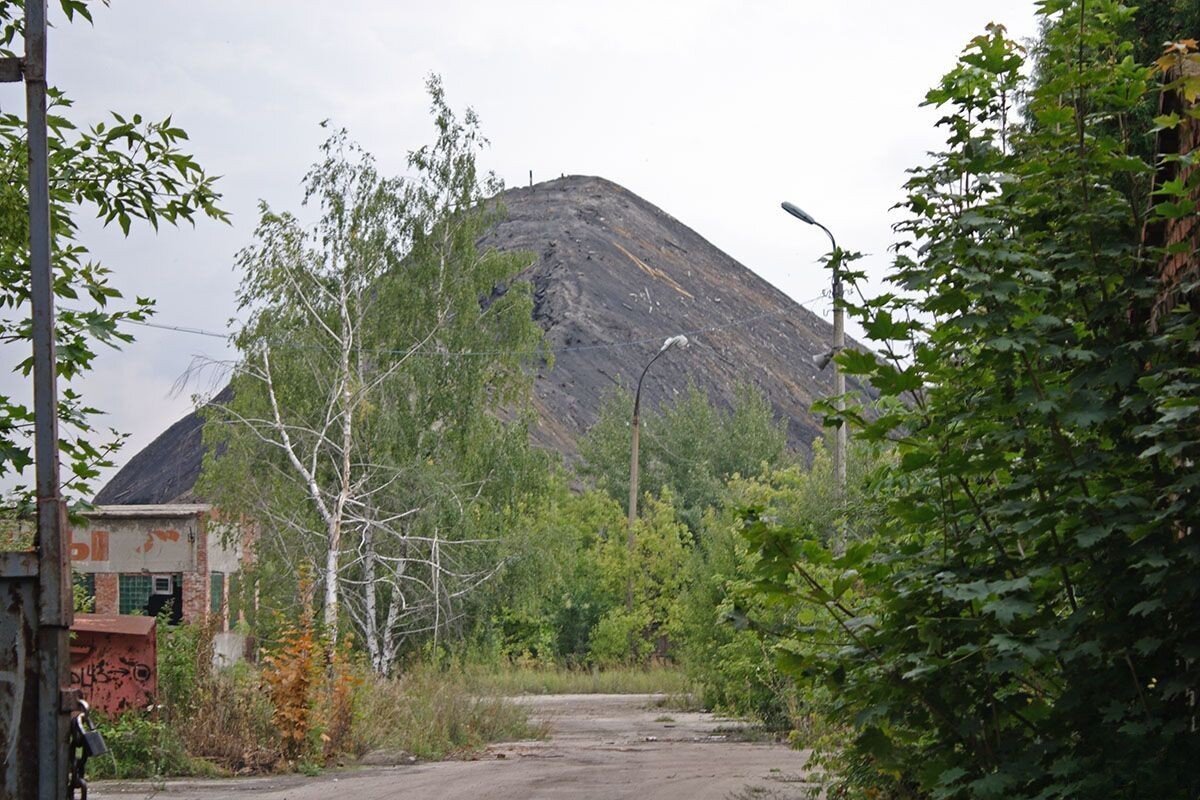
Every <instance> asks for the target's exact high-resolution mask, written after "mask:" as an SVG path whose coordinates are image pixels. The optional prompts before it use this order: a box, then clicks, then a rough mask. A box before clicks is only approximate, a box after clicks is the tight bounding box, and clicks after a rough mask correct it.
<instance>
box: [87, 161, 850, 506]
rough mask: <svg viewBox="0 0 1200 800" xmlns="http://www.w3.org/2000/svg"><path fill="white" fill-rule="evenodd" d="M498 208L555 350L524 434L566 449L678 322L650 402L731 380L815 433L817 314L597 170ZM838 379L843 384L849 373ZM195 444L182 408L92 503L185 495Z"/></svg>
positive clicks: (804, 440)
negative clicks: (680, 338) (675, 345)
mask: <svg viewBox="0 0 1200 800" xmlns="http://www.w3.org/2000/svg"><path fill="white" fill-rule="evenodd" d="M503 199H504V205H505V209H506V212H507V215H506V218H505V219H504V221H503V222H501V223H500V224H499V225H498V226H497V227H496V228H494V229H493V230H492V231H491V232H490V233H489V234H488V235H487V236H485V237H484V238H483V240H482V241H481V242H480V244H481V246H484V247H495V248H497V249H500V250H520V251H528V252H530V253H531V254H533V256H534V257H535V260H534V262H533V264H532V265H531V266H530V267H529V268H528V269H527V270H525V271H524V272H523V273H522V274H521V276H520V280H524V281H528V282H529V283H530V284H531V285H532V289H533V297H534V318H535V319H536V320H537V322H538V323H539V324H540V325H541V327H542V329H543V330H544V331H545V333H546V339H547V341H548V343H549V346H550V347H551V348H553V349H554V350H555V358H554V366H553V368H551V369H549V370H543V371H541V372H540V373H539V374H538V376H537V381H536V383H535V387H534V393H535V398H534V402H535V404H536V407H537V410H538V424H537V426H536V427H535V429H534V430H533V439H534V441H535V442H536V443H538V444H539V445H541V446H544V447H548V448H551V449H553V450H556V451H558V452H560V453H562V454H563V455H564V456H565V457H566V458H568V459H571V458H573V457H574V456H575V455H576V453H577V440H578V438H579V436H580V435H581V434H582V433H583V432H584V431H586V430H587V429H588V428H589V427H590V426H591V425H592V423H594V422H595V421H596V417H597V414H598V412H599V409H600V405H601V401H602V399H603V397H604V395H605V394H606V393H607V392H609V391H612V390H613V388H614V387H617V386H623V387H631V386H632V385H633V384H634V383H635V382H636V381H637V377H638V374H639V373H640V372H641V369H642V367H644V366H645V364H646V362H647V361H648V360H649V359H650V358H651V357H652V356H653V355H654V353H655V352H656V351H657V350H658V348H659V346H660V345H661V344H662V341H663V340H664V339H665V338H667V337H669V336H674V335H676V334H680V333H683V334H686V335H687V336H688V338H689V339H690V341H691V347H689V348H688V349H687V350H679V351H672V352H670V353H668V354H667V355H665V356H664V357H663V358H662V359H660V360H659V361H658V363H656V364H655V366H654V370H653V372H652V373H651V375H650V376H649V377H648V378H647V379H646V383H645V384H644V386H643V390H642V402H643V403H644V404H646V405H647V407H655V406H657V405H659V404H660V403H661V402H662V401H663V400H665V399H667V398H668V397H670V396H673V395H675V394H677V393H679V392H680V391H682V390H683V389H684V388H685V387H686V386H687V383H688V381H689V380H691V381H694V382H695V383H696V384H697V385H698V386H699V387H700V388H701V389H703V390H704V391H706V392H707V393H708V395H709V397H711V398H712V399H713V400H714V401H715V402H718V403H721V404H724V405H726V406H727V405H729V404H730V403H731V402H732V400H733V396H734V391H735V386H736V385H737V383H738V382H748V383H752V384H754V385H756V386H757V387H758V388H759V389H760V390H761V391H762V392H763V394H764V395H765V396H766V397H767V399H768V400H769V401H770V403H771V405H772V406H773V407H774V409H775V412H776V413H777V414H778V415H779V416H780V417H782V418H783V419H785V420H787V425H788V439H789V442H790V444H791V445H792V447H794V448H796V449H798V450H807V448H808V445H809V444H810V443H811V442H812V440H813V439H814V438H815V437H816V436H818V435H819V434H820V430H821V428H820V424H819V422H818V421H817V420H816V419H815V418H814V417H813V416H812V414H811V413H810V411H809V406H810V404H811V403H812V401H813V400H814V399H815V398H817V397H821V396H823V395H827V394H829V393H831V392H832V389H833V380H832V370H829V369H827V370H825V371H823V372H822V371H819V370H817V368H816V367H815V366H814V364H813V361H812V357H813V356H814V355H815V354H817V353H820V352H823V351H825V350H826V349H828V347H829V341H830V336H831V328H830V326H829V324H828V323H827V322H825V321H823V320H822V319H820V318H819V317H817V316H816V315H815V314H813V313H812V312H810V311H808V310H807V309H805V308H804V307H802V306H800V305H798V304H797V303H795V302H793V301H792V300H791V299H790V298H788V297H787V296H786V295H784V294H783V293H782V292H780V291H779V290H777V289H775V288H774V287H773V286H771V285H770V284H768V283H767V282H766V281H764V280H763V279H762V278H759V277H758V276H757V275H755V274H754V273H753V272H751V271H750V270H748V269H747V268H746V267H744V266H742V265H741V264H739V263H738V262H737V261H734V260H733V259H732V258H730V257H729V256H728V255H726V254H725V253H723V252H721V251H720V250H718V249H717V248H716V247H714V246H713V245H712V244H710V243H709V242H708V241H706V240H705V239H704V238H703V237H701V236H700V235H699V234H697V233H696V232H695V231H693V230H691V229H690V228H688V227H687V226H685V225H683V224H681V223H680V222H679V221H678V220H676V219H675V218H674V217H672V216H670V215H669V214H667V213H665V212H663V211H662V210H660V209H658V208H656V207H655V206H653V205H651V204H650V203H648V202H646V201H645V200H643V199H641V198H640V197H638V196H636V195H634V194H632V193H631V192H629V191H628V190H626V189H624V188H622V187H620V186H617V185H616V184H614V183H611V182H609V181H606V180H604V179H602V178H593V177H581V176H572V177H567V178H561V179H559V180H555V181H549V182H546V183H541V184H537V185H535V186H532V187H529V188H524V189H512V190H509V191H508V192H506V193H505V195H504V198H503ZM851 388H854V386H853V385H852V386H851ZM202 457H203V451H202V448H201V445H200V422H199V419H198V418H197V417H196V415H194V414H190V415H188V416H187V417H185V418H184V419H182V420H180V421H179V422H177V423H176V424H175V425H173V426H172V427H171V428H169V429H168V430H167V431H166V432H165V433H164V434H163V435H162V436H160V437H159V438H158V439H156V440H155V441H154V442H153V443H151V444H150V445H149V446H148V447H147V448H146V449H145V450H143V451H142V452H140V453H138V454H137V455H136V456H135V457H134V458H133V459H132V460H131V461H130V462H129V464H128V465H126V466H125V467H124V468H123V469H122V470H121V471H120V472H118V473H117V475H116V476H115V477H114V478H113V479H112V481H111V482H109V484H108V485H107V486H106V487H105V488H104V490H103V491H101V492H100V494H99V495H97V497H96V502H97V503H166V502H179V501H183V500H190V499H194V498H193V496H192V494H191V490H192V485H193V484H194V482H195V480H196V476H197V475H198V474H199V470H200V463H201V459H202Z"/></svg>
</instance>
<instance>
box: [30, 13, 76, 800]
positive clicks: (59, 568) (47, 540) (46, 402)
mask: <svg viewBox="0 0 1200 800" xmlns="http://www.w3.org/2000/svg"><path fill="white" fill-rule="evenodd" d="M23 71H24V75H25V100H26V114H27V124H28V142H29V269H30V304H31V306H32V314H33V329H32V335H33V407H34V456H35V457H34V462H35V473H36V489H37V528H38V530H37V547H38V562H39V587H38V622H39V625H38V665H39V671H38V672H39V674H38V742H37V750H38V797H39V798H41V799H42V800H60V798H63V797H68V796H69V793H70V788H69V766H68V762H69V753H68V746H69V739H70V719H71V718H70V712H71V710H72V709H71V708H69V707H68V703H67V698H68V697H69V695H68V694H67V693H65V692H64V691H63V689H64V687H67V686H68V685H69V679H70V676H69V674H68V671H67V670H68V668H69V666H70V661H69V655H68V653H69V651H68V647H69V643H68V634H69V631H70V627H71V622H72V621H73V613H72V611H73V609H72V592H71V578H70V576H71V562H70V542H69V541H68V538H69V533H68V530H67V525H66V514H65V510H64V506H63V502H62V495H61V492H60V487H59V480H58V386H57V359H56V355H55V347H54V328H55V326H54V275H53V272H52V267H51V263H50V193H49V185H50V175H49V167H48V165H47V157H46V151H47V145H46V0H26V2H25V62H24V67H23Z"/></svg>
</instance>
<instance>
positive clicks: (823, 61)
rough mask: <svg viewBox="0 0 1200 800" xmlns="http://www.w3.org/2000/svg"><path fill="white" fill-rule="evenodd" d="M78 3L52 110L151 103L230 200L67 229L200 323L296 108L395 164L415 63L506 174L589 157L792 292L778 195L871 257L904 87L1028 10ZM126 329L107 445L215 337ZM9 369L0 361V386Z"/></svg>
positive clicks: (554, 171) (297, 163)
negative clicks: (151, 226) (67, 105)
mask: <svg viewBox="0 0 1200 800" xmlns="http://www.w3.org/2000/svg"><path fill="white" fill-rule="evenodd" d="M51 5H57V4H56V3H54V2H53V0H52V2H51ZM95 16H96V19H95V25H94V26H91V27H89V26H87V25H86V24H74V25H70V26H67V25H60V26H59V27H58V28H56V29H55V30H54V31H52V32H51V39H50V74H51V79H52V81H53V82H54V83H56V84H57V85H59V86H60V87H62V88H64V89H65V90H66V91H67V92H68V94H69V95H70V96H71V97H72V98H73V99H74V100H75V103H76V106H75V113H74V118H75V119H76V120H77V121H94V120H98V119H100V118H101V117H102V116H103V114H104V113H105V112H106V111H107V110H109V109H112V110H118V111H122V112H134V111H137V112H140V113H142V114H143V115H145V116H148V117H155V118H161V117H165V116H166V115H167V114H173V115H174V119H175V121H176V122H177V124H179V125H181V126H182V127H184V128H186V129H187V130H188V132H189V134H190V136H191V147H192V149H193V151H194V153H195V154H196V155H197V156H198V158H199V159H200V161H201V163H202V164H203V165H204V166H205V167H206V168H207V169H208V170H209V171H211V172H212V173H215V174H219V175H222V176H223V178H222V180H221V182H220V188H221V190H222V191H223V192H224V194H225V201H224V205H225V207H226V208H227V209H228V210H229V211H230V212H232V215H233V224H232V226H225V225H221V224H217V223H213V222H209V221H202V222H200V223H199V224H198V225H197V226H196V227H195V228H194V229H193V228H190V227H188V228H184V229H182V230H179V231H169V232H165V233H162V234H159V235H158V236H153V235H150V234H148V233H145V232H139V233H135V234H134V235H133V236H131V237H130V238H128V239H122V238H121V237H120V236H119V235H118V234H114V233H113V232H111V231H103V230H100V229H99V228H98V227H96V226H95V225H87V226H85V228H84V237H85V243H86V244H88V245H89V246H90V247H91V249H92V250H93V252H94V253H96V254H97V255H98V256H99V257H101V258H102V259H103V260H104V261H106V262H107V263H108V264H109V265H110V266H111V267H113V268H114V270H115V273H116V278H115V280H116V283H117V284H118V285H119V286H120V287H121V288H122V289H123V290H124V291H125V292H126V294H128V295H129V296H132V295H134V294H138V295H148V296H151V297H154V298H156V299H157V300H158V308H159V314H158V317H157V321H158V322H161V323H165V324H171V325H178V326H187V327H194V328H204V329H208V330H218V331H219V330H225V329H226V328H227V321H228V320H229V318H230V317H231V315H232V314H233V311H234V308H233V289H234V287H235V285H236V281H237V276H236V275H235V274H234V272H233V270H232V262H233V254H234V253H235V252H236V251H237V249H238V248H240V247H241V246H243V245H245V244H246V243H247V242H248V240H249V236H250V232H251V230H252V228H253V225H254V220H255V209H256V204H257V202H258V201H259V199H264V200H267V201H269V202H270V203H272V204H274V205H276V206H278V207H291V206H293V205H294V204H295V203H296V202H298V199H299V192H298V182H299V178H300V176H301V175H302V174H303V172H304V170H305V168H306V167H307V165H308V164H309V163H310V162H311V161H312V160H313V159H314V158H315V157H316V148H317V145H318V144H319V142H320V141H321V139H322V138H323V137H322V130H321V129H320V127H319V126H318V123H319V122H320V121H321V120H322V119H326V118H330V119H332V120H334V121H335V122H336V123H338V124H339V125H343V126H345V127H347V128H349V129H350V131H351V134H352V135H353V136H354V137H355V138H357V139H358V140H359V141H360V142H361V143H362V144H363V145H365V146H366V147H367V149H369V150H371V151H373V152H374V153H375V154H376V155H377V156H378V158H379V160H380V161H381V163H382V164H383V165H384V166H385V167H386V168H388V169H390V170H393V171H401V170H402V167H403V160H404V156H405V153H406V152H407V151H408V150H410V149H412V148H414V147H416V146H419V145H421V144H423V143H424V142H425V141H426V139H427V138H428V136H429V133H430V124H429V118H428V115H427V111H426V107H427V102H426V97H425V95H424V90H423V82H424V78H425V76H426V75H427V74H428V73H430V72H437V73H440V74H441V75H442V77H443V79H444V83H445V87H446V90H447V95H448V98H449V100H450V102H451V104H452V105H454V106H455V107H459V108H461V107H463V106H467V105H470V106H473V107H474V108H475V109H476V110H477V111H478V112H479V115H480V117H481V118H482V120H483V127H484V130H485V132H486V134H487V135H488V137H489V138H490V139H491V142H492V146H491V149H490V151H489V152H488V153H487V155H486V157H485V163H486V166H488V167H490V168H492V169H494V170H495V171H496V172H497V173H498V174H499V175H500V176H501V177H502V178H503V179H504V180H505V181H506V182H507V183H508V184H510V185H512V184H524V183H526V182H527V181H528V175H529V171H530V170H532V171H533V178H534V180H535V181H537V180H545V179H549V178H553V177H558V176H559V175H560V174H563V173H565V174H592V175H600V176H603V177H606V178H608V179H610V180H613V181H616V182H617V183H620V184H622V185H624V186H626V187H627V188H629V189H630V190H632V191H634V192H635V193H637V194H639V195H641V196H642V197H644V198H646V199H647V200H649V201H651V202H652V203H655V204H656V205H658V206H660V207H661V208H663V209H664V210H666V211H668V212H669V213H671V214H672V215H674V216H675V217H677V218H678V219H680V220H681V221H683V222H684V223H686V224H688V225H690V226H691V227H693V228H694V229H696V230H697V231H698V232H700V233H701V234H702V235H704V236H705V237H707V238H708V239H709V240H710V241H712V242H713V243H715V244H716V245H717V246H718V247H720V248H722V249H724V250H725V251H726V252H728V253H730V254H731V255H733V256H734V257H735V258H737V259H738V260H740V261H741V262H742V263H744V264H745V265H746V266H748V267H750V268H751V269H753V270H754V271H756V272H757V273H758V274H760V275H762V276H763V277H764V278H766V279H767V280H769V281H771V282H773V283H774V284H776V285H777V286H779V287H780V288H781V289H783V290H784V291H786V292H787V293H789V294H790V295H791V296H792V297H794V298H796V299H797V300H807V299H809V298H812V297H814V296H816V295H819V294H820V292H821V290H822V289H823V288H825V281H826V276H825V275H824V274H823V273H822V271H821V270H820V269H819V268H818V267H817V266H816V264H815V260H816V259H817V257H818V256H819V255H820V254H821V253H822V252H823V251H825V250H827V249H828V242H827V241H826V240H825V238H824V236H823V235H822V234H821V233H820V231H818V230H816V229H813V228H809V227H807V226H804V225H802V224H800V223H799V222H797V221H796V220H793V219H792V218H790V217H788V216H786V215H785V214H784V213H783V212H782V211H781V210H780V209H779V203H780V201H781V200H784V199H789V200H791V201H793V202H795V203H797V204H798V205H800V206H802V207H803V208H805V209H807V210H808V211H809V212H811V213H812V214H814V215H815V216H817V217H818V218H819V219H821V220H822V221H823V222H825V224H827V225H828V226H829V227H830V228H831V229H832V230H833V231H834V232H835V233H836V234H837V236H838V239H839V243H840V244H842V245H843V246H844V247H847V248H849V249H858V250H863V251H865V252H867V253H869V254H871V255H870V257H869V258H868V261H867V264H868V267H869V269H871V270H872V271H873V272H875V273H879V272H881V271H882V270H883V269H884V267H885V266H886V261H887V246H888V243H889V241H890V229H889V226H890V224H891V222H892V221H894V218H893V217H892V216H891V215H890V214H889V211H888V209H889V207H890V206H891V205H892V204H893V203H894V202H895V201H896V200H897V199H899V197H900V192H899V187H900V185H901V183H902V182H903V179H904V169H905V168H906V167H908V166H911V165H913V164H914V163H917V162H919V161H920V160H921V159H922V156H923V153H924V152H925V151H927V150H929V149H931V148H934V147H936V146H937V145H938V143H939V137H938V135H937V133H936V132H935V131H934V130H933V127H932V125H933V122H934V121H935V120H936V114H935V113H934V112H933V111H931V110H928V109H926V110H918V108H917V105H918V103H919V102H920V101H921V98H922V96H923V95H924V92H925V91H926V89H927V88H929V86H931V85H932V84H933V82H934V81H936V80H937V78H938V77H939V76H940V75H941V74H942V73H943V72H945V71H946V70H947V69H949V68H950V67H951V66H952V64H953V62H954V59H955V56H956V55H957V54H958V52H959V51H960V50H961V49H962V47H963V45H964V44H965V43H966V42H967V41H968V40H969V39H970V38H971V37H972V36H974V35H976V34H978V33H980V32H982V30H983V27H984V26H985V25H986V24H987V23H988V22H990V21H996V22H1001V23H1004V24H1005V25H1007V26H1008V28H1009V31H1010V33H1011V34H1013V35H1014V36H1016V37H1018V38H1022V37H1028V36H1031V35H1032V34H1033V32H1034V29H1035V23H1034V19H1033V0H841V2H830V0H823V1H822V2H817V1H816V0H743V1H742V2H732V0H725V1H723V2H719V1H717V0H689V1H688V2H682V1H677V0H641V2H610V1H609V0H592V1H591V2H586V3H584V2H570V0H557V1H556V2H555V1H552V0H545V1H544V2H536V1H535V0H504V1H503V2H499V1H497V0H492V2H485V1H483V0H442V1H441V2H414V1H413V0H391V1H390V2H389V1H388V0H342V2H338V3H330V2H321V3H317V2H310V0H288V1H287V2H283V1H282V0H190V2H184V0H112V7H111V8H108V9H104V8H99V9H97V10H96V15H95ZM55 19H57V20H58V21H59V22H61V14H52V20H55ZM19 104H20V89H19V87H17V86H13V85H8V86H6V87H4V89H3V90H2V91H0V105H2V106H3V109H4V110H5V111H7V110H9V109H15V108H16V107H17V106H18V105H19ZM811 305H812V307H814V309H815V310H817V311H818V312H821V313H826V312H827V311H828V304H827V302H826V301H818V302H816V303H813V304H811ZM136 332H137V333H138V341H137V342H136V343H135V344H133V345H130V346H129V347H127V348H126V349H124V350H123V351H120V352H116V353H106V354H105V355H104V356H103V357H102V358H101V359H100V360H99V365H98V368H97V370H96V372H95V374H94V375H93V376H92V377H90V378H89V379H88V380H87V382H86V383H85V384H84V385H83V388H84V390H85V391H86V394H87V396H88V397H89V399H90V400H91V401H92V402H93V403H94V404H96V405H98V406H100V407H101V408H103V409H105V410H106V411H107V412H109V416H108V419H107V420H106V422H107V424H109V425H112V426H114V427H117V428H120V429H123V430H126V431H128V432H130V433H131V434H132V438H131V440H130V443H129V445H128V447H127V448H126V450H125V452H124V453H123V454H122V455H121V457H120V458H119V461H120V462H122V463H123V462H124V460H126V459H128V458H129V457H130V456H132V455H133V454H134V453H136V452H137V451H138V450H139V449H140V448H141V447H143V446H145V445H146V444H148V443H149V442H150V441H151V440H152V439H153V438H154V437H155V436H156V435H158V433H160V432H161V431H162V430H163V429H164V428H165V427H166V426H167V425H169V424H170V423H171V422H173V421H174V420H176V419H177V418H179V417H180V416H182V415H183V414H184V413H185V412H186V411H187V410H188V409H189V407H190V404H191V400H190V397H189V395H188V393H186V392H185V393H184V394H183V395H177V396H172V395H171V387H172V384H173V383H174V382H175V381H176V379H177V378H178V377H179V376H180V374H181V373H182V372H183V371H184V370H185V368H186V367H187V366H188V363H189V361H190V360H191V357H192V356H193V355H194V354H205V355H208V356H216V357H221V356H223V355H227V352H226V350H225V347H224V344H223V342H222V341H221V340H219V339H214V338H206V337H199V336H190V335H185V334H182V333H177V332H169V331H160V330H153V329H138V330H137V331H136ZM667 333H669V332H666V331H664V334H667ZM6 355H12V354H6ZM25 391H27V389H24V388H20V387H19V382H18V381H16V380H15V379H14V378H12V377H4V376H0V392H4V393H8V392H14V393H17V394H18V395H19V394H20V393H22V392H25Z"/></svg>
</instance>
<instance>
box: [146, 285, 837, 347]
mask: <svg viewBox="0 0 1200 800" xmlns="http://www.w3.org/2000/svg"><path fill="white" fill-rule="evenodd" d="M823 297H825V292H822V293H821V294H819V295H816V296H815V297H811V298H809V299H807V300H802V301H799V302H798V303H797V305H799V306H801V307H803V308H807V306H808V304H809V303H812V302H815V301H816V300H820V299H821V298H823ZM793 310H794V309H792V308H778V309H774V310H772V311H763V312H761V313H759V314H753V315H751V316H748V317H742V318H740V319H735V320H731V321H729V322H724V323H718V324H715V325H706V326H704V327H700V328H692V329H690V330H682V331H675V332H674V333H676V334H682V335H684V336H698V335H700V334H703V333H712V332H714V331H719V330H728V329H730V328H738V327H742V326H744V325H750V324H752V323H754V322H757V321H759V320H761V319H766V318H767V317H775V316H780V315H782V314H788V313H791V312H792V311H793ZM809 310H811V309H809ZM126 322H131V323H133V324H134V325H141V326H143V327H146V328H156V329H158V330H165V331H174V332H177V333H187V334H191V335H194V336H208V337H212V338H214V339H225V340H228V339H229V334H227V333H220V332H217V331H209V330H205V329H203V328H191V327H186V326H182V325H166V324H164V323H160V322H149V321H146V320H126ZM661 341H662V336H647V337H643V338H640V339H629V340H626V341H621V342H596V343H594V344H581V345H570V346H566V347H551V348H547V349H545V350H541V351H533V350H531V351H514V350H479V351H472V350H463V351H458V352H454V353H432V352H427V353H421V352H416V353H411V355H419V356H426V357H429V358H470V357H487V356H506V355H514V354H519V353H525V354H527V355H531V356H533V355H539V354H541V353H552V354H554V355H560V354H563V353H574V352H582V351H588V350H606V349H615V348H622V347H637V346H640V345H644V344H652V343H653V344H657V343H659V342H661ZM296 347H297V346H295V345H293V346H292V348H296ZM308 349H313V348H311V347H310V348H308ZM366 352H370V353H372V354H374V355H406V354H410V351H408V350H368V351H366Z"/></svg>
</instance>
